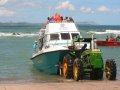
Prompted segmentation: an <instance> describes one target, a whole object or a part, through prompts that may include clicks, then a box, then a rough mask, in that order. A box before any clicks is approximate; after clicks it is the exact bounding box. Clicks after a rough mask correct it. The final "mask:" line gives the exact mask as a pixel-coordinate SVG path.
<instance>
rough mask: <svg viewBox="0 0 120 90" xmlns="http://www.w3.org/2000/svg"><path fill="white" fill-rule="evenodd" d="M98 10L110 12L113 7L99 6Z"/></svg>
mask: <svg viewBox="0 0 120 90" xmlns="http://www.w3.org/2000/svg"><path fill="white" fill-rule="evenodd" d="M97 11H98V12H110V11H111V9H109V8H107V7H106V6H101V7H99V8H97Z"/></svg>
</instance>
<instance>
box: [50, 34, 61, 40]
mask: <svg viewBox="0 0 120 90" xmlns="http://www.w3.org/2000/svg"><path fill="white" fill-rule="evenodd" d="M50 40H59V34H50Z"/></svg>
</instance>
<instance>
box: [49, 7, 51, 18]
mask: <svg viewBox="0 0 120 90" xmlns="http://www.w3.org/2000/svg"><path fill="white" fill-rule="evenodd" d="M50 12H51V7H49V17H50Z"/></svg>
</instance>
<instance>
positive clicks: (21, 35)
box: [0, 32, 38, 37]
mask: <svg viewBox="0 0 120 90" xmlns="http://www.w3.org/2000/svg"><path fill="white" fill-rule="evenodd" d="M37 35H38V33H3V32H0V37H32V36H37Z"/></svg>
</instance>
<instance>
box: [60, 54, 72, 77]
mask: <svg viewBox="0 0 120 90" xmlns="http://www.w3.org/2000/svg"><path fill="white" fill-rule="evenodd" d="M62 74H63V77H64V78H67V79H69V78H72V77H73V59H72V57H71V56H70V55H69V54H67V55H66V56H65V57H64V59H63V65H62Z"/></svg>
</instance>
